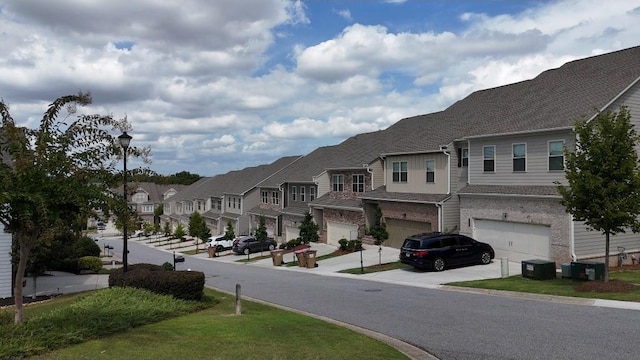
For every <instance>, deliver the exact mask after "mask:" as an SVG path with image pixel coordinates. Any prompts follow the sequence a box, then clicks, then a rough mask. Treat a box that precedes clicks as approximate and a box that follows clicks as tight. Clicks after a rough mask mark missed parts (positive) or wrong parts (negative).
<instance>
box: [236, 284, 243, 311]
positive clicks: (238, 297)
mask: <svg viewBox="0 0 640 360" xmlns="http://www.w3.org/2000/svg"><path fill="white" fill-rule="evenodd" d="M240 292H241V291H240V284H236V315H241V314H242V303H241V302H240V296H241V295H240Z"/></svg>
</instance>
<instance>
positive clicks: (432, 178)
mask: <svg viewBox="0 0 640 360" xmlns="http://www.w3.org/2000/svg"><path fill="white" fill-rule="evenodd" d="M425 168H426V169H427V183H435V182H436V161H435V160H427V161H426V163H425Z"/></svg>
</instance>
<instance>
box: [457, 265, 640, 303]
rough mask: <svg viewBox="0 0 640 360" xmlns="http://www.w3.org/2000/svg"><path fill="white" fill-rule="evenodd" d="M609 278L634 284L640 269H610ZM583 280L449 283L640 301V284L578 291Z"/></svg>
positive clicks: (639, 277) (512, 279) (639, 280)
mask: <svg viewBox="0 0 640 360" xmlns="http://www.w3.org/2000/svg"><path fill="white" fill-rule="evenodd" d="M609 279H611V280H621V281H626V282H629V283H633V284H640V271H638V270H634V271H610V272H609ZM581 283H582V282H581V281H573V280H571V279H564V278H557V279H552V280H532V279H528V278H523V277H522V276H521V275H516V276H511V277H508V278H504V279H487V280H477V281H465V282H455V283H449V284H447V285H451V286H461V287H469V288H479V289H492V290H505V291H517V292H525V293H535V294H545V295H558V296H570V297H579V298H590V299H607V300H621V301H640V286H639V287H637V288H636V290H634V291H631V292H582V291H576V290H575V289H574V286H576V285H578V284H581Z"/></svg>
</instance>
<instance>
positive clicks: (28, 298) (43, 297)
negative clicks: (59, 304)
mask: <svg viewBox="0 0 640 360" xmlns="http://www.w3.org/2000/svg"><path fill="white" fill-rule="evenodd" d="M54 297H55V295H38V296H36V297H35V299H34V298H33V297H31V296H25V297H23V298H22V302H23V303H24V304H25V305H26V304H31V303H37V302H41V301H46V300H50V299H53V298H54ZM13 304H15V301H14V298H13V297H8V298H3V299H0V307H5V306H11V305H13Z"/></svg>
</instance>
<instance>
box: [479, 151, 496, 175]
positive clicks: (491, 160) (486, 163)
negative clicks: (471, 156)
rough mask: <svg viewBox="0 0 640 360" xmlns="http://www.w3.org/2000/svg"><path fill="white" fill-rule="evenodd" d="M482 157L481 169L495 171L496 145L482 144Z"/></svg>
mask: <svg viewBox="0 0 640 360" xmlns="http://www.w3.org/2000/svg"><path fill="white" fill-rule="evenodd" d="M482 159H483V166H482V170H483V171H484V172H495V171H496V146H495V145H487V146H483V147H482Z"/></svg>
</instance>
